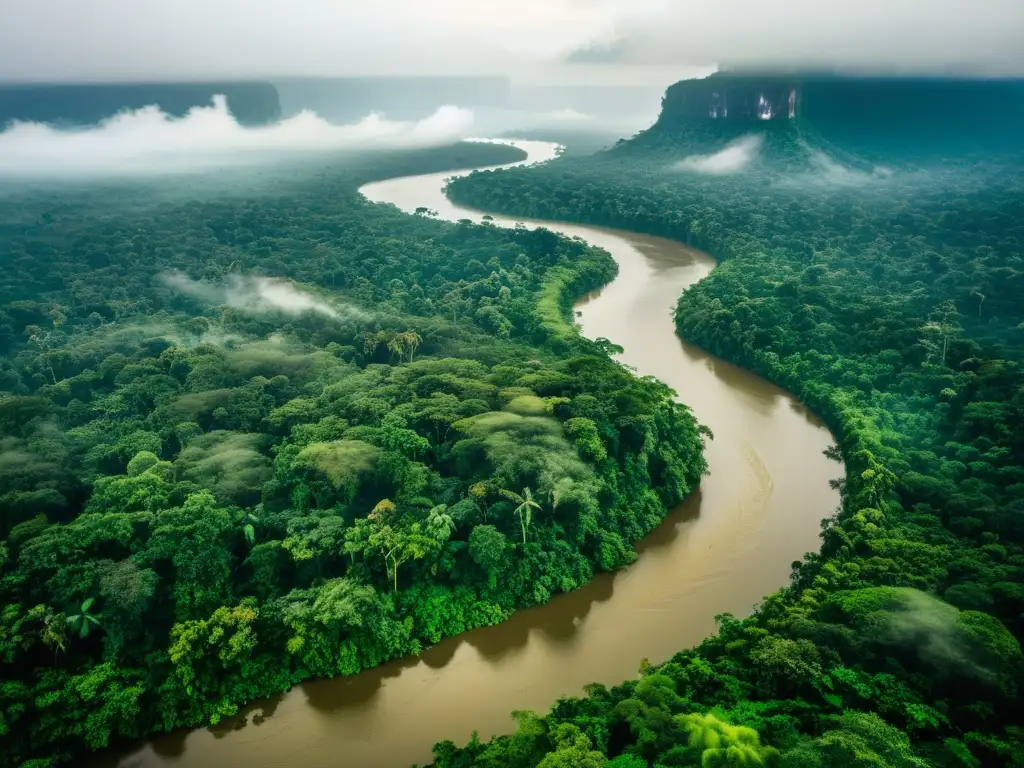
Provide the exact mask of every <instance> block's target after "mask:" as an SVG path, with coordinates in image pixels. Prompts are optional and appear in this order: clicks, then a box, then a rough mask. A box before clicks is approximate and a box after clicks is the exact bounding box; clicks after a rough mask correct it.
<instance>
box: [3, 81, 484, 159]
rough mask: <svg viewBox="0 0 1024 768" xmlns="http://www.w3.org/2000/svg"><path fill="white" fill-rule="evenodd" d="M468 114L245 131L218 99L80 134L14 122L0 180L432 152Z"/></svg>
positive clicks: (307, 119)
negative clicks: (365, 152)
mask: <svg viewBox="0 0 1024 768" xmlns="http://www.w3.org/2000/svg"><path fill="white" fill-rule="evenodd" d="M472 127H473V113H472V112H470V111H468V110H464V109H459V108H458V107H453V106H443V107H440V108H439V109H438V110H437V111H436V112H434V113H433V114H432V115H430V116H429V117H426V118H424V119H422V120H418V121H392V120H387V119H385V118H383V117H381V116H380V115H376V114H371V115H369V116H368V117H366V118H364V119H363V120H361V121H359V122H358V123H353V124H350V125H332V124H331V123H328V122H327V121H325V120H323V119H322V118H320V117H319V116H318V115H316V114H315V113H313V112H309V111H304V112H301V113H300V114H298V115H295V116H294V117H291V118H288V119H286V120H282V121H281V122H278V123H275V124H273V125H269V126H263V127H256V128H246V127H243V126H241V125H239V123H238V122H237V121H236V120H235V118H234V117H233V116H232V115H231V113H230V112H229V111H228V108H227V102H226V100H225V99H224V97H223V96H215V97H214V101H213V104H212V105H211V106H208V107H196V108H194V109H192V110H190V111H189V112H188V114H187V115H185V116H184V117H181V118H174V117H170V116H168V115H166V114H164V113H163V112H161V111H160V109H159V108H157V107H155V106H154V107H145V108H143V109H139V110H134V111H126V112H122V113H121V114H119V115H116V116H114V117H112V118H110V119H108V120H105V121H103V122H101V123H99V124H97V125H95V126H90V127H88V128H84V129H77V130H75V129H59V128H54V127H53V126H50V125H44V124H41V123H14V124H12V126H11V127H9V128H8V129H7V130H4V131H0V176H6V177H15V178H40V177H42V178H62V177H93V176H97V177H103V176H133V175H134V176H140V175H141V176H144V175H149V174H167V173H182V172H193V171H197V170H205V169H212V168H219V167H228V166H238V165H246V164H256V163H261V162H268V161H273V160H281V159H286V158H292V157H300V156H308V155H311V154H314V153H318V152H331V151H339V150H357V149H393V148H409V147H426V146H437V145H443V144H448V143H452V142H455V141H458V140H460V139H462V138H464V137H465V136H467V135H468V134H469V133H470V132H471V129H472Z"/></svg>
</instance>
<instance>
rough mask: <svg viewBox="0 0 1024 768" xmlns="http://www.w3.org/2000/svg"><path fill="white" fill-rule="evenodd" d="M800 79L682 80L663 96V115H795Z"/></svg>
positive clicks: (738, 118) (751, 118)
mask: <svg viewBox="0 0 1024 768" xmlns="http://www.w3.org/2000/svg"><path fill="white" fill-rule="evenodd" d="M799 91H800V81H799V80H798V79H796V78H789V77H780V76H768V75H765V76H756V75H726V74H715V75H712V76H711V77H706V78H703V79H701V80H683V81H682V82H680V83H676V84H675V85H673V86H671V87H670V88H669V89H668V91H666V93H665V98H664V99H663V100H662V118H663V119H666V120H669V121H701V120H728V121H730V122H755V121H768V120H789V119H792V118H795V117H796V115H797V112H798V110H799V107H800V92H799Z"/></svg>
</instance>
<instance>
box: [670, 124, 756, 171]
mask: <svg viewBox="0 0 1024 768" xmlns="http://www.w3.org/2000/svg"><path fill="white" fill-rule="evenodd" d="M763 144H764V137H763V136H760V135H758V134H754V135H750V136H744V137H743V138H741V139H738V140H736V141H734V142H732V143H731V144H729V145H728V146H727V147H726V148H725V149H723V150H721V151H719V152H715V153H714V154H713V155H691V156H690V157H686V158H683V159H682V160H680V161H679V162H678V163H676V164H675V166H674V167H675V168H676V170H680V171H692V172H694V173H704V174H708V175H710V176H724V175H727V174H731V173H739V172H740V171H742V170H743V169H745V168H747V167H748V166H749V165H750V164H751V163H752V162H753V161H754V160H755V159H757V156H758V155H759V154H760V152H761V146H762V145H763Z"/></svg>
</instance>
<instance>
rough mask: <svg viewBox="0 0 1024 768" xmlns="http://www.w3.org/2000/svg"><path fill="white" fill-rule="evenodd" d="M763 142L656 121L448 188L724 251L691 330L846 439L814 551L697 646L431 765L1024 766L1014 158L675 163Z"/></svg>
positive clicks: (709, 125)
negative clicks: (709, 169) (732, 166)
mask: <svg viewBox="0 0 1024 768" xmlns="http://www.w3.org/2000/svg"><path fill="white" fill-rule="evenodd" d="M720 130H721V131H723V132H722V133H718V134H717V137H718V138H717V144H716V143H715V136H716V131H720ZM750 130H751V128H750V126H749V125H748V126H746V127H745V128H743V129H742V130H741V129H739V128H736V127H735V126H725V127H723V126H721V125H719V124H717V123H715V121H704V122H703V123H694V124H689V125H682V124H679V125H675V126H673V125H672V124H671V121H667V120H665V119H664V116H663V120H662V121H661V122H660V123H659V125H658V126H655V128H654V129H652V130H650V131H647V132H646V133H644V134H641V135H640V136H638V137H636V138H635V139H634V140H632V141H628V142H623V143H621V144H620V145H618V146H617V147H616V148H614V149H612V150H610V151H607V152H603V153H600V154H597V155H594V156H591V157H579V156H572V155H570V154H566V155H565V156H564V157H563V158H562V159H559V160H557V161H555V162H552V163H550V164H548V165H545V166H539V167H531V168H518V169H511V170H502V171H496V172H478V173H474V174H472V175H470V176H468V177H466V178H463V179H459V180H457V181H455V182H454V183H453V184H451V185H450V187H449V190H448V191H449V195H450V196H451V197H452V198H453V199H454V200H455V201H457V202H459V203H463V204H469V205H472V206H474V207H477V208H483V209H486V210H490V211H494V212H500V213H503V214H507V215H513V216H522V217H524V218H526V217H529V218H548V219H557V220H563V221H577V222H583V223H589V224H595V225H601V226H609V227H618V228H623V229H629V230H634V231H640V232H645V233H649V234H654V235H661V236H665V237H669V238H673V239H676V240H680V241H683V242H686V243H689V244H692V245H694V246H697V247H700V248H702V249H704V250H706V251H708V252H710V253H711V254H713V255H714V256H716V257H717V258H719V259H720V261H721V264H720V266H718V267H717V268H716V269H715V270H714V271H713V272H712V274H711V275H710V276H709V277H708V278H707V279H705V280H703V281H701V282H700V283H698V284H696V285H694V286H693V287H691V288H690V289H688V290H687V291H686V292H685V293H684V294H683V295H682V297H681V298H680V300H679V303H678V307H677V309H676V315H675V317H676V323H677V327H678V330H679V333H680V334H681V335H682V336H684V337H685V338H687V339H688V340H691V341H693V342H696V343H698V344H700V345H702V346H703V347H705V348H706V349H708V350H709V351H711V352H713V353H715V354H718V355H720V356H722V357H724V358H726V359H729V360H731V361H734V362H737V363H739V364H741V365H743V366H745V367H748V368H750V369H752V370H754V371H756V372H758V373H760V374H761V375H763V376H765V377H767V378H769V379H771V380H773V381H775V382H777V383H778V384H780V385H782V386H784V387H786V388H787V389H789V390H790V391H792V392H794V393H795V394H796V395H798V396H799V398H800V399H801V400H803V401H804V402H805V403H807V404H808V405H809V406H811V407H812V408H813V409H814V410H815V411H816V412H817V413H819V414H820V415H821V416H822V417H823V418H825V420H826V421H827V422H828V424H829V426H830V427H831V429H832V431H833V433H834V434H835V435H836V436H837V441H838V444H837V446H835V448H834V449H832V450H831V453H832V454H833V455H834V456H835V457H836V458H840V457H841V458H842V459H843V461H844V462H845V464H846V470H847V471H846V477H845V479H844V480H843V481H841V482H840V483H839V488H840V491H841V495H842V507H841V509H840V510H839V511H838V513H835V514H832V513H831V511H830V510H822V515H823V516H825V519H824V520H823V522H822V532H821V542H822V543H821V550H820V552H817V553H814V554H813V555H810V556H808V557H807V558H806V559H805V561H803V562H797V563H794V564H793V575H792V580H791V584H790V585H789V586H787V587H785V588H784V589H782V590H780V591H779V592H777V593H775V594H773V595H771V596H769V597H767V598H766V599H765V601H764V603H763V604H762V605H761V606H760V607H759V608H757V610H756V611H755V612H754V613H753V615H752V616H750V617H748V618H745V619H742V620H739V619H736V618H734V617H731V616H728V615H723V616H721V617H719V621H720V623H719V632H718V634H717V635H716V636H714V637H711V638H709V639H708V640H706V641H705V642H704V643H703V644H702V645H700V646H699V647H698V648H696V649H693V650H685V651H682V652H680V653H679V654H677V655H676V656H675V657H674V658H673V659H671V660H670V661H669V662H667V663H666V664H664V665H661V666H657V667H651V666H650V665H648V664H646V663H644V664H643V665H642V669H641V677H640V679H638V680H632V681H628V682H625V683H623V684H622V685H620V686H617V687H615V688H612V689H610V690H609V689H605V688H604V687H601V686H592V687H591V688H590V689H589V690H588V694H587V696H585V697H583V698H579V699H566V700H563V701H561V702H559V703H558V704H557V705H556V706H555V707H554V708H553V709H552V710H551V712H550V713H549V714H548V715H546V716H544V717H540V716H537V715H533V714H529V715H523V714H520V715H519V716H518V719H519V722H520V725H519V729H518V731H517V733H516V734H515V735H513V736H510V737H501V738H498V739H495V740H494V741H492V742H490V743H488V744H481V743H479V742H476V741H475V740H474V742H473V743H471V744H469V745H468V746H467V747H465V748H461V749H458V748H456V747H455V746H454V745H452V744H451V743H450V742H444V743H442V744H439V745H438V746H437V747H436V750H435V751H436V765H437V766H438V768H469V766H492V765H493V766H498V765H502V766H533V765H537V764H540V765H546V766H547V765H551V766H555V765H595V766H608V768H611V767H612V766H614V767H615V768H626V767H627V766H628V768H642V767H643V766H666V767H667V766H695V765H702V766H718V765H760V764H769V765H783V766H837V767H838V766H925V765H929V766H981V765H985V766H1020V765H1022V762H1021V760H1022V755H1024V729H1022V728H1021V725H1020V715H1019V713H1020V711H1021V709H1022V705H1024V702H1022V698H1021V682H1022V669H1024V667H1022V659H1021V650H1020V641H1021V639H1022V637H1024V588H1022V586H1021V585H1022V583H1024V369H1022V365H1024V300H1022V298H1021V297H1022V296H1024V174H1022V173H1021V170H1022V168H1024V162H1022V161H1021V159H1020V158H1013V157H1009V156H1006V155H1002V156H1000V157H998V158H995V157H993V158H992V159H991V162H983V161H980V160H978V159H977V158H975V160H973V161H972V162H971V163H963V162H960V161H959V160H958V159H957V158H955V157H953V158H948V159H947V161H946V162H938V161H935V162H931V163H929V164H922V163H921V162H919V161H918V160H917V159H915V160H914V161H913V162H902V161H903V160H906V159H907V158H906V157H894V156H892V154H891V152H890V155H889V156H890V158H891V159H892V163H891V166H890V167H882V166H872V165H871V164H870V163H866V162H847V159H848V158H849V157H850V155H849V154H848V153H844V152H843V149H842V147H841V146H839V147H836V146H830V145H828V144H826V143H821V144H813V143H810V142H811V140H814V137H815V133H814V132H813V130H812V129H811V128H810V127H809V126H801V125H799V123H795V124H794V123H790V122H787V121H779V122H773V123H772V124H771V125H769V126H765V127H764V128H763V129H761V130H763V131H764V132H765V135H764V138H763V143H762V145H761V152H760V154H759V155H758V156H756V157H755V158H753V160H752V162H751V164H750V165H749V166H748V167H746V168H745V169H744V170H743V171H742V172H739V173H736V174H734V175H706V174H700V173H695V172H685V171H683V170H681V169H680V168H679V167H678V166H676V163H677V162H678V161H679V160H680V159H682V158H684V157H686V156H688V155H691V154H693V153H694V147H695V146H696V147H699V150H698V151H699V152H707V151H709V149H708V147H709V146H710V147H714V146H717V148H718V149H721V148H722V147H723V146H724V145H725V144H726V142H728V141H730V140H732V139H734V138H736V137H737V136H739V135H741V134H743V133H746V132H749V131H750ZM867 143H871V142H867ZM875 145H876V146H877V145H878V142H875ZM1018 146H1019V137H1018ZM885 149H886V151H890V149H891V148H889V147H885ZM613 341H614V339H613ZM681 395H682V397H683V398H684V399H685V397H686V393H685V392H682V393H681Z"/></svg>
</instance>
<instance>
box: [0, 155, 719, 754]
mask: <svg viewBox="0 0 1024 768" xmlns="http://www.w3.org/2000/svg"><path fill="white" fill-rule="evenodd" d="M518 155H519V153H518V151H517V150H510V149H509V148H507V147H496V146H493V145H468V146H465V145H464V146H460V147H456V148H452V149H450V150H435V151H432V152H422V153H411V154H410V153H404V154H402V153H399V154H397V155H392V156H387V157H380V156H377V157H371V158H369V159H362V160H360V161H359V162H358V163H354V162H348V163H345V164H342V165H339V166H335V167H331V168H327V169H319V170H317V172H316V175H313V174H310V173H308V172H304V173H303V175H302V177H301V179H298V180H294V179H293V180H292V181H290V182H288V181H285V180H283V179H282V180H281V182H280V183H277V184H275V185H271V186H272V188H271V189H266V188H261V192H260V193H259V194H253V193H249V194H246V193H244V192H243V191H241V190H240V189H238V188H233V189H234V191H230V192H223V191H221V192H218V193H217V194H213V195H202V194H200V195H198V196H197V195H196V194H194V192H193V193H190V192H189V191H188V190H184V191H182V190H177V191H174V192H173V193H167V190H161V191H157V190H152V189H149V188H147V187H145V185H138V184H136V185H133V186H131V187H129V188H126V187H120V188H118V187H110V188H106V189H87V188H81V189H73V188H57V187H52V186H51V187H47V188H36V189H32V190H27V191H24V192H23V193H18V192H17V191H11V190H8V191H7V194H6V195H5V196H4V197H3V198H2V199H0V238H2V241H3V244H4V245H3V254H2V260H3V271H2V278H0V354H2V357H0V534H2V536H3V543H2V544H0V603H2V605H3V609H2V613H0V669H2V674H0V763H3V764H4V765H17V764H23V765H26V766H44V765H51V764H53V763H54V762H57V761H61V760H66V759H70V758H74V757H77V756H80V755H81V754H82V753H83V752H84V751H87V750H91V749H97V748H101V747H103V746H105V745H107V744H108V743H110V742H111V741H112V740H117V739H126V738H132V737H138V736H142V735H145V734H148V733H151V732H154V731H163V730H169V729H171V728H174V727H178V726H198V725H202V724H208V723H217V722H218V721H219V720H220V719H221V718H224V717H226V716H229V715H232V714H233V713H235V712H236V711H237V710H238V707H239V705H241V704H243V703H244V702H246V701H249V700H251V699H253V698H256V697H260V696H267V695H271V694H274V693H277V692H280V691H283V690H286V689H287V688H289V687H290V686H291V685H293V684H295V683H297V682H299V681H301V680H304V679H306V678H310V677H313V676H317V677H327V676H333V675H343V674H354V673H356V672H359V671H360V670H361V669H364V668H367V667H371V666H374V665H377V664H380V663H382V662H384V661H386V660H388V659H393V658H395V657H398V656H403V655H408V654H416V653H418V652H419V651H420V650H421V649H423V648H424V647H426V646H428V645H430V644H432V643H436V642H437V641H439V640H440V639H441V638H443V637H445V636H448V635H453V634H456V633H459V632H463V631H465V630H467V629H470V628H472V627H477V626H482V625H488V624H494V623H497V622H500V621H502V620H503V619H504V618H506V617H507V616H509V615H510V613H512V612H513V611H515V610H517V609H519V608H522V607H524V606H529V605H535V604H538V603H543V602H545V601H547V600H548V599H549V598H550V597H551V596H552V595H553V594H555V593H557V592H561V591H566V590H571V589H574V588H576V587H578V586H580V585H581V584H583V583H585V582H586V581H587V580H589V579H590V578H591V577H592V576H593V574H594V573H595V572H597V571H602V570H610V569H615V568H619V567H621V566H623V565H626V564H628V563H629V562H631V561H632V559H633V558H634V557H635V554H634V552H633V549H632V548H631V546H630V544H631V543H632V542H634V541H636V540H637V539H639V538H640V537H642V536H643V535H644V534H646V533H647V532H648V531H650V530H651V529H652V528H653V527H654V526H656V525H657V524H658V523H659V522H660V520H661V519H662V518H663V517H664V515H665V514H666V512H667V510H668V509H670V508H671V507H673V506H675V505H676V504H678V503H679V502H680V500H681V499H683V498H684V497H685V496H686V495H687V494H689V493H690V492H691V491H692V490H693V489H694V488H695V487H696V485H697V483H698V482H699V480H700V477H701V476H702V474H703V473H704V472H705V469H706V465H705V463H704V459H703V455H702V450H703V439H704V436H705V435H704V432H703V431H702V429H701V428H700V427H699V426H698V425H697V423H696V422H695V420H694V419H693V418H692V416H691V414H690V413H689V411H688V410H687V409H686V408H685V406H683V405H680V404H678V403H676V402H675V399H674V393H673V392H671V391H670V390H669V389H668V388H667V387H665V386H663V385H661V384H660V383H658V382H656V381H654V380H651V379H638V378H636V377H634V376H633V375H632V374H631V373H630V372H629V371H628V370H627V369H625V368H624V367H622V366H621V365H619V364H617V363H615V362H614V361H612V359H611V358H610V357H609V354H608V350H609V348H610V347H609V345H608V344H607V343H606V342H602V341H598V342H591V341H587V340H585V339H582V338H581V337H580V336H579V335H578V334H577V333H576V330H575V328H574V327H573V325H572V324H571V321H570V319H569V318H570V312H569V307H570V304H571V300H572V299H573V297H575V296H577V295H580V294H582V293H584V292H585V291H586V290H588V289H591V288H593V287H595V286H597V285H600V284H603V283H605V282H607V281H608V280H609V279H611V278H612V277H613V275H614V274H615V265H614V262H613V261H612V259H611V257H610V256H609V255H608V254H607V253H605V252H603V251H599V250H596V249H593V248H590V247H588V246H587V245H586V244H585V243H583V242H582V241H578V240H577V241H571V240H566V239H562V238H559V237H556V236H555V235H554V234H552V233H551V232H548V231H544V230H540V231H528V230H526V229H517V230H513V231H506V230H502V229H499V228H497V227H494V226H476V225H471V224H469V223H459V224H448V223H442V222H439V221H435V220H433V219H432V218H431V217H430V216H429V215H418V216H411V215H406V214H403V213H401V212H400V211H398V210H397V209H395V208H392V207H389V206H382V205H374V204H371V203H369V202H367V201H366V200H365V199H364V198H362V197H361V196H360V195H358V194H357V192H356V189H357V186H358V184H360V183H362V182H364V181H367V180H369V179H371V178H374V177H385V176H390V175H400V174H404V173H416V172H426V171H437V170H443V169H445V168H456V167H460V165H462V166H464V165H465V164H474V165H475V164H479V163H486V162H502V161H507V160H510V159H518ZM300 182H301V183H300ZM264 186H266V185H264Z"/></svg>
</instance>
